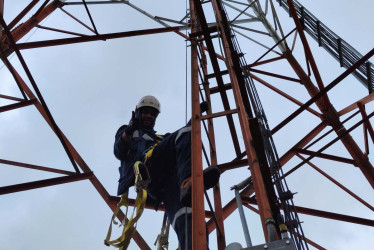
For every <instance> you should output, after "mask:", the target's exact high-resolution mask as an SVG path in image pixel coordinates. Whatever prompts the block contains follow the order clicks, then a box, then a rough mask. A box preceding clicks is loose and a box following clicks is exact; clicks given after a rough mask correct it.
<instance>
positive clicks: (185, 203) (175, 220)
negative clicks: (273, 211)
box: [114, 95, 220, 249]
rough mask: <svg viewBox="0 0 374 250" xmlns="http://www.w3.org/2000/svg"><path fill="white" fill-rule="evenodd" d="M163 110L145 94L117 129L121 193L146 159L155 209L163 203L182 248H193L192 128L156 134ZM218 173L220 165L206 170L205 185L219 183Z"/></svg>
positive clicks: (116, 142) (207, 186)
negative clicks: (136, 164)
mask: <svg viewBox="0 0 374 250" xmlns="http://www.w3.org/2000/svg"><path fill="white" fill-rule="evenodd" d="M160 112H161V107H160V103H159V101H158V100H157V98H155V97H154V96H149V95H148V96H144V97H143V98H142V99H141V100H140V101H139V103H138V105H137V106H136V109H135V111H133V112H132V118H131V120H130V122H129V124H128V125H123V126H121V127H120V128H119V129H118V131H117V133H116V136H115V142H114V154H115V156H116V157H117V158H118V159H119V160H120V161H121V167H120V168H119V172H120V179H119V185H118V195H121V194H123V193H125V192H128V189H129V187H131V186H133V185H134V181H135V176H134V172H133V165H134V163H135V162H136V161H142V162H144V163H145V165H141V167H142V169H141V171H143V172H144V173H145V172H148V173H149V176H150V178H151V181H150V183H149V185H148V187H147V191H148V193H149V195H150V196H151V198H152V199H153V200H154V203H155V209H156V210H157V207H158V205H159V204H160V203H163V204H164V207H165V213H166V215H167V217H168V220H169V221H170V223H171V225H172V226H173V228H174V230H175V232H176V233H177V236H178V240H179V242H180V245H181V248H182V249H191V218H192V216H191V211H192V210H191V181H190V179H191V178H190V176H191V127H190V126H189V125H187V126H186V127H183V128H181V129H179V130H177V131H175V132H174V133H171V134H167V135H164V136H159V135H156V131H154V129H153V128H154V125H155V122H156V119H157V116H158V115H159V113H160ZM144 168H146V170H145V169H144ZM219 176H220V173H219V170H218V168H217V167H215V166H211V167H208V168H207V169H206V170H205V171H204V187H205V188H206V189H208V188H211V187H213V186H214V185H216V184H217V182H218V180H219ZM186 229H187V230H186Z"/></svg>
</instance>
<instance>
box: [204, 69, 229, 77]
mask: <svg viewBox="0 0 374 250" xmlns="http://www.w3.org/2000/svg"><path fill="white" fill-rule="evenodd" d="M228 73H229V71H228V70H223V71H221V72H218V74H216V73H212V74H208V75H206V77H207V78H208V79H210V78H214V77H217V76H219V75H220V76H223V75H226V74H228Z"/></svg>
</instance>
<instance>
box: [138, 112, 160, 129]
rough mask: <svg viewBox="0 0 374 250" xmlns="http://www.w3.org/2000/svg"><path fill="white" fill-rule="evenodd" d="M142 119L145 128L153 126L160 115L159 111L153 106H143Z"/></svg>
mask: <svg viewBox="0 0 374 250" xmlns="http://www.w3.org/2000/svg"><path fill="white" fill-rule="evenodd" d="M141 116H142V121H143V126H144V127H145V128H153V126H154V125H155V122H156V118H157V116H158V111H157V110H156V109H155V108H152V107H143V108H142V115H141Z"/></svg>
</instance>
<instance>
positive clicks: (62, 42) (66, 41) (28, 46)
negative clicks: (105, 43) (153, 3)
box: [17, 27, 179, 50]
mask: <svg viewBox="0 0 374 250" xmlns="http://www.w3.org/2000/svg"><path fill="white" fill-rule="evenodd" d="M178 30H179V27H167V28H157V29H147V30H135V31H127V32H118V33H108V34H101V35H93V36H84V37H71V38H63V39H55V40H46V41H38V42H27V43H18V44H17V47H18V49H20V50H22V49H33V48H42V47H50V46H57V45H66V44H73V43H84V42H92V41H99V40H107V39H116V38H124V37H132V36H142V35H150V34H159V33H165V32H173V31H178Z"/></svg>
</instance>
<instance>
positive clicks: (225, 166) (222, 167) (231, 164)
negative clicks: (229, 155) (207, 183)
mask: <svg viewBox="0 0 374 250" xmlns="http://www.w3.org/2000/svg"><path fill="white" fill-rule="evenodd" d="M246 166H248V160H247V159H244V160H234V161H232V162H227V163H222V164H218V165H217V167H218V168H219V171H221V173H222V172H224V171H227V170H230V169H235V168H240V167H246Z"/></svg>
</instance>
